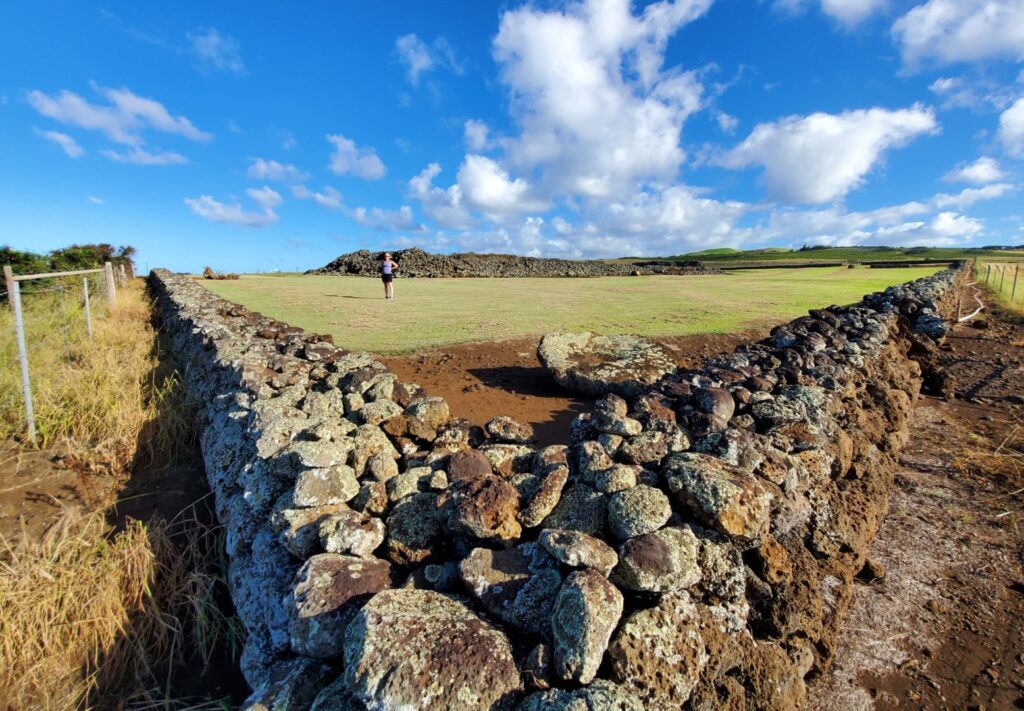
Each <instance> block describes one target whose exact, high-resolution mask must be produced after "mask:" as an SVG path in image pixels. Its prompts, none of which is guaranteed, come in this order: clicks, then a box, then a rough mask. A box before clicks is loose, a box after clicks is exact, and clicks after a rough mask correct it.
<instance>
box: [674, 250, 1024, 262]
mask: <svg viewBox="0 0 1024 711" xmlns="http://www.w3.org/2000/svg"><path fill="white" fill-rule="evenodd" d="M975 257H977V258H978V259H983V260H986V261H999V262H1005V261H1019V260H1024V250H1001V249H980V248H979V249H959V248H947V247H820V248H819V247H816V248H814V249H781V248H769V249H749V250H744V251H741V250H737V249H729V248H719V249H706V250H703V251H700V252H689V253H687V254H679V255H676V256H673V257H665V259H700V260H701V261H704V262H708V263H712V264H720V265H721V266H726V267H727V266H730V265H734V264H738V263H744V264H745V263H748V262H775V263H777V262H785V263H790V262H791V263H794V264H799V263H807V262H818V261H824V262H874V261H907V260H914V259H950V260H953V259H974V258H975Z"/></svg>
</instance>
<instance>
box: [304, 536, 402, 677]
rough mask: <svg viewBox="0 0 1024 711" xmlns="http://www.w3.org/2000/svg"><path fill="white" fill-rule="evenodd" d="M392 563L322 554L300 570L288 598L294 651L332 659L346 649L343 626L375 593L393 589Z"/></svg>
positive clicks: (306, 563)
mask: <svg viewBox="0 0 1024 711" xmlns="http://www.w3.org/2000/svg"><path fill="white" fill-rule="evenodd" d="M391 583H392V580H391V564H390V563H388V562H387V561H385V560H377V559H373V560H366V559H363V558H355V557H352V556H344V555H336V554H334V553H321V554H319V555H315V556H313V557H312V558H310V559H309V560H307V561H306V562H305V564H304V565H303V566H302V567H301V568H299V572H298V573H297V574H296V576H295V588H294V590H293V591H292V595H291V598H290V605H289V612H290V620H289V623H288V636H289V641H290V644H291V648H292V651H293V652H295V653H297V654H302V655H304V656H307V657H317V658H320V659H329V658H331V657H335V656H339V655H340V654H341V651H342V643H343V640H344V634H345V626H346V625H347V624H348V623H349V621H350V620H351V619H352V616H353V615H355V613H356V611H357V610H358V609H359V607H360V606H361V605H362V604H363V603H365V602H366V601H367V600H369V599H370V597H371V596H372V595H373V594H374V593H378V592H380V591H381V590H384V589H386V588H389V587H390V586H391Z"/></svg>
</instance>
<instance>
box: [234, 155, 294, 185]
mask: <svg viewBox="0 0 1024 711" xmlns="http://www.w3.org/2000/svg"><path fill="white" fill-rule="evenodd" d="M249 160H250V161H251V162H250V163H249V169H248V170H247V171H246V172H245V174H246V175H247V176H249V177H250V178H252V179H253V180H292V181H302V180H305V179H307V178H308V177H309V173H307V172H306V171H304V170H302V169H300V168H298V167H296V166H294V165H292V164H291V163H278V162H277V161H276V160H264V159H263V158H250V159H249Z"/></svg>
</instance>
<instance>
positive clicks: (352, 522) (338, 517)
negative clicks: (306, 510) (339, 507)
mask: <svg viewBox="0 0 1024 711" xmlns="http://www.w3.org/2000/svg"><path fill="white" fill-rule="evenodd" d="M318 534H319V536H320V546H321V547H322V548H323V549H324V550H325V551H327V552H328V553H351V554H352V555H354V556H358V557H360V558H370V557H372V556H373V552H374V551H375V550H377V548H378V547H379V546H380V544H381V543H383V542H384V534H385V530H384V522H383V521H381V520H380V519H379V518H374V517H372V516H367V515H365V514H360V513H357V512H355V511H339V512H338V513H336V514H331V515H330V516H328V517H326V518H324V519H323V520H321V521H320V527H319V529H318Z"/></svg>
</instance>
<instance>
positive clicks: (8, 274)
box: [4, 265, 36, 442]
mask: <svg viewBox="0 0 1024 711" xmlns="http://www.w3.org/2000/svg"><path fill="white" fill-rule="evenodd" d="M4 281H6V282H7V297H8V298H9V299H10V302H11V309H12V310H13V311H14V334H15V336H16V338H17V340H18V363H19V364H20V365H21V392H22V394H23V396H24V398H25V424H26V425H27V426H28V440H29V441H30V442H35V441H36V416H35V412H34V410H33V408H32V381H31V380H30V379H29V374H28V348H27V347H26V346H25V321H24V319H23V318H22V314H21V285H20V284H19V283H18V282H16V281H14V272H13V271H12V270H11V267H10V265H5V266H4Z"/></svg>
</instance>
